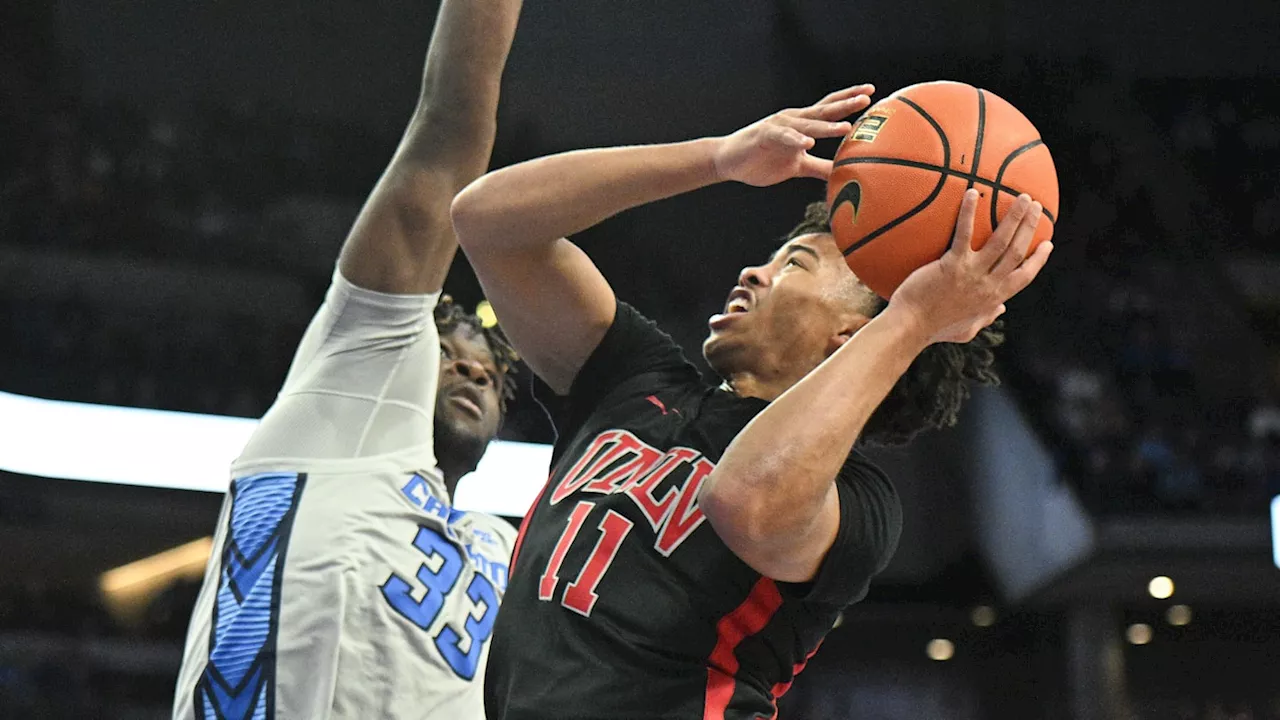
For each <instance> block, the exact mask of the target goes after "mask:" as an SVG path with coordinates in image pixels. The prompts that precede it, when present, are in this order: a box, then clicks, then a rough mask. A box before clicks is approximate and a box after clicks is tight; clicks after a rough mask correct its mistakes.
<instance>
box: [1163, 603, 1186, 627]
mask: <svg viewBox="0 0 1280 720" xmlns="http://www.w3.org/2000/svg"><path fill="white" fill-rule="evenodd" d="M1164 619H1165V620H1168V621H1169V624H1170V625H1173V626H1174V627H1182V626H1183V625H1190V624H1191V608H1190V607H1189V606H1187V605H1171V606H1169V609H1168V610H1166V611H1165V613H1164Z"/></svg>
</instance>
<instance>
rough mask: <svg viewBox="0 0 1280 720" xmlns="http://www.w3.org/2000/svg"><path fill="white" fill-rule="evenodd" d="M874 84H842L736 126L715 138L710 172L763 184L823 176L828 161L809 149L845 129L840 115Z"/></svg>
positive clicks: (865, 100)
mask: <svg viewBox="0 0 1280 720" xmlns="http://www.w3.org/2000/svg"><path fill="white" fill-rule="evenodd" d="M874 92H875V86H873V85H869V84H864V85H854V86H852V87H847V88H845V89H843V90H837V91H836V92H833V93H831V94H830V95H827V96H826V97H824V98H822V99H821V100H819V101H818V102H816V103H814V104H813V105H810V106H809V107H803V108H792V109H788V110H780V111H778V112H776V113H774V114H772V115H770V116H769V117H766V118H764V119H763V120H759V121H756V122H754V123H752V124H750V125H748V126H746V127H744V128H742V129H741V130H739V131H737V132H735V133H733V134H732V135H726V136H724V137H722V138H718V141H719V145H718V146H717V147H716V150H715V165H716V173H717V174H718V175H719V177H720V179H721V180H736V181H738V182H741V183H746V184H747V185H755V186H756V187H764V186H766V185H774V184H777V183H780V182H782V181H783V180H790V179H791V178H795V177H811V178H818V179H820V180H825V179H826V178H827V177H828V176H830V175H831V161H830V160H826V159H823V158H819V157H815V156H813V155H810V154H809V150H810V149H812V148H813V145H814V142H815V141H816V140H817V139H819V138H830V137H840V136H841V135H845V134H848V133H849V131H850V130H851V129H852V125H850V123H849V122H848V121H847V120H845V118H847V117H849V116H850V115H853V114H854V113H859V112H862V111H863V110H865V109H866V108H867V106H869V105H870V104H871V94H872V93H874Z"/></svg>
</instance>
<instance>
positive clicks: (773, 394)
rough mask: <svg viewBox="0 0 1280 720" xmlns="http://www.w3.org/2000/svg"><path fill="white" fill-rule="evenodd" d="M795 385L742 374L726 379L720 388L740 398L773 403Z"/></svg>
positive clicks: (747, 373)
mask: <svg viewBox="0 0 1280 720" xmlns="http://www.w3.org/2000/svg"><path fill="white" fill-rule="evenodd" d="M794 384H795V382H794V381H792V380H790V379H785V380H784V379H780V378H766V377H764V376H761V375H757V374H755V373H750V372H741V373H733V374H731V375H730V376H729V377H727V378H725V380H724V382H723V383H722V384H721V386H720V387H721V388H722V389H724V390H727V391H729V392H731V393H733V394H734V395H737V396H738V397H751V398H759V399H761V400H765V401H768V402H773V401H774V400H775V399H777V397H778V396H779V395H781V394H782V393H784V392H786V391H787V388H789V387H791V386H792V385H794Z"/></svg>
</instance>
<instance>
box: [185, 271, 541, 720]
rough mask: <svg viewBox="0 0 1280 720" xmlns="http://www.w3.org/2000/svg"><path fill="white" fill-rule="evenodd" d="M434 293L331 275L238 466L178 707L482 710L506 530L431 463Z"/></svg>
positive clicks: (267, 713)
mask: <svg viewBox="0 0 1280 720" xmlns="http://www.w3.org/2000/svg"><path fill="white" fill-rule="evenodd" d="M437 299H438V295H388V294H384V293H376V292H372V291H368V290H364V289H361V288H358V287H355V286H353V285H351V284H350V283H349V282H347V281H346V280H345V279H343V278H342V277H341V276H340V275H339V274H337V273H335V274H334V280H333V284H332V285H331V287H330V289H329V292H328V294H327V296H326V298H325V302H324V304H323V305H322V306H321V308H320V311H319V312H318V313H317V314H316V317H315V318H314V319H313V320H312V322H311V325H310V326H309V327H308V329H307V332H306V334H305V335H304V336H303V339H302V343H301V345H300V346H299V348H298V352H297V355H296V356H295V357H294V361H293V365H292V367H291V369H290V371H289V375H288V377H287V378H286V380H285V384H284V387H283V388H282V389H281V391H280V395H279V397H278V398H277V399H276V402H275V404H274V405H273V406H272V408H271V409H270V410H269V411H268V412H267V414H266V416H265V417H264V418H263V421H262V424H261V425H260V426H259V428H258V430H257V431H256V432H255V434H254V435H253V437H252V438H251V439H250V440H249V442H248V444H247V445H246V446H245V449H244V452H243V454H242V455H241V456H240V458H239V459H237V460H236V462H235V463H234V464H233V465H232V468H231V476H232V483H231V488H230V491H229V492H228V493H227V499H226V501H225V502H224V503H223V508H222V514H221V518H220V520H219V523H218V530H217V533H216V535H215V538H214V549H215V552H214V555H213V557H211V558H210V561H209V565H208V568H207V569H206V571H205V579H204V586H203V588H201V591H200V597H199V599H198V601H197V603H196V608H195V612H194V614H193V616H192V620H191V626H190V629H189V631H188V633H187V642H186V650H185V654H184V658H183V665H182V670H181V672H180V674H179V678H178V686H177V693H176V699H175V706H174V718H175V720H177V719H182V720H189V719H191V718H210V719H212V718H219V719H222V718H227V719H232V718H234V719H239V718H261V719H265V720H270V719H274V718H279V719H285V718H289V719H293V718H297V719H298V720H302V719H303V718H306V719H308V720H310V719H321V718H372V717H378V718H441V719H447V720H468V719H471V718H475V719H477V720H479V719H480V718H483V717H484V708H483V702H482V686H483V682H482V679H483V672H484V667H485V662H486V658H487V656H488V647H489V637H490V634H491V633H492V630H493V623H494V619H495V618H496V616H497V612H498V604H499V601H500V600H501V598H502V594H503V592H504V591H505V590H506V586H507V572H508V563H509V558H510V557H511V550H512V546H513V545H514V542H515V535H516V533H515V529H514V528H512V527H511V526H510V525H509V524H508V523H507V522H506V521H504V520H502V519H500V518H497V517H493V516H490V515H484V514H479V513H464V512H459V511H456V510H454V509H453V508H452V507H451V506H450V502H449V495H448V492H447V491H446V489H445V486H444V482H443V480H442V479H441V476H440V473H439V470H438V469H436V460H435V452H434V440H433V437H432V427H433V408H434V407H435V393H436V383H437V377H438V372H439V362H440V347H439V337H438V335H437V332H436V327H435V322H434V320H433V318H432V311H433V310H434V308H435V304H436V301H437Z"/></svg>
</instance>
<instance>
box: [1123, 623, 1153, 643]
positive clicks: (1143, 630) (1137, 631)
mask: <svg viewBox="0 0 1280 720" xmlns="http://www.w3.org/2000/svg"><path fill="white" fill-rule="evenodd" d="M1151 635H1152V633H1151V626H1150V625H1148V624H1146V623H1134V624H1133V625H1130V626H1129V629H1128V630H1126V631H1125V633H1124V636H1125V638H1126V639H1127V640H1128V641H1129V642H1130V643H1132V644H1134V645H1146V644H1147V643H1149V642H1151Z"/></svg>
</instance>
